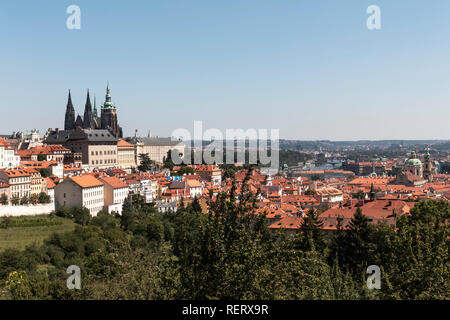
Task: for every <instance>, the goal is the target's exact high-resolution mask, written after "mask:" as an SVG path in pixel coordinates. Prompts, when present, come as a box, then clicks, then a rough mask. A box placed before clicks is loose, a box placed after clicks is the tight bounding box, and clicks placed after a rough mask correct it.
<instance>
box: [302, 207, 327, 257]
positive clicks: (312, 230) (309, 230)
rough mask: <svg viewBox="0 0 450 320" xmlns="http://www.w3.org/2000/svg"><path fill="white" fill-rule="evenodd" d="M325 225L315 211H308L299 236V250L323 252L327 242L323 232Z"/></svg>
mask: <svg viewBox="0 0 450 320" xmlns="http://www.w3.org/2000/svg"><path fill="white" fill-rule="evenodd" d="M322 227H323V223H322V221H320V219H319V215H318V214H317V212H316V211H315V210H314V209H310V210H308V211H307V213H306V215H305V217H304V218H303V223H302V225H301V227H300V232H299V235H298V244H299V249H300V250H302V251H316V250H317V251H318V252H323V251H324V249H325V247H326V241H325V238H324V236H323V232H322Z"/></svg>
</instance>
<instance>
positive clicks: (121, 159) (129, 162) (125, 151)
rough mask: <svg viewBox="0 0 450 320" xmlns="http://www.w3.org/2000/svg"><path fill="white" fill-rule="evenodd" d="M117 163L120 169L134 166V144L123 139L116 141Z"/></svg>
mask: <svg viewBox="0 0 450 320" xmlns="http://www.w3.org/2000/svg"><path fill="white" fill-rule="evenodd" d="M117 165H118V166H119V168H121V169H131V168H134V167H136V146H134V145H132V144H131V143H129V142H127V141H125V140H119V142H117Z"/></svg>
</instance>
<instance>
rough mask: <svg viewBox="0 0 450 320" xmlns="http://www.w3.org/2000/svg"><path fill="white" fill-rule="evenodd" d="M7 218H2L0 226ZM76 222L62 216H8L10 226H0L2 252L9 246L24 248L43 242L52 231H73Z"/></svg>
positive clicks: (0, 248)
mask: <svg viewBox="0 0 450 320" xmlns="http://www.w3.org/2000/svg"><path fill="white" fill-rule="evenodd" d="M4 219H5V218H0V226H1V225H2V222H4ZM74 228H75V223H74V222H73V221H72V220H69V219H64V218H60V217H50V216H34V217H14V218H8V228H7V229H4V228H1V227H0V252H1V251H3V250H4V249H7V248H16V249H24V248H25V247H26V246H28V245H30V244H33V243H38V244H40V243H42V242H43V240H44V239H46V238H48V237H49V236H50V235H51V234H52V233H62V232H67V231H72V230H73V229H74Z"/></svg>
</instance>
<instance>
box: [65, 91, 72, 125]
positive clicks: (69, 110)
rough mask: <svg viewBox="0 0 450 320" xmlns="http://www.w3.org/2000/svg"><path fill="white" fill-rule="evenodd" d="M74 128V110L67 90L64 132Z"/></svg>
mask: <svg viewBox="0 0 450 320" xmlns="http://www.w3.org/2000/svg"><path fill="white" fill-rule="evenodd" d="M74 128H75V109H74V108H73V104H72V97H71V95H70V90H69V98H68V100H67V106H66V117H65V119H64V130H72V129H74Z"/></svg>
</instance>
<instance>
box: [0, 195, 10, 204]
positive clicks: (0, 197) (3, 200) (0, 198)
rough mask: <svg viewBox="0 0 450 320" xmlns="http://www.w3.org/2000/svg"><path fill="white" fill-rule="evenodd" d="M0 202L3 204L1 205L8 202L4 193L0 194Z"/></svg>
mask: <svg viewBox="0 0 450 320" xmlns="http://www.w3.org/2000/svg"><path fill="white" fill-rule="evenodd" d="M0 203H1V204H3V205H7V204H8V196H7V195H6V194H5V193H3V194H2V195H1V196H0Z"/></svg>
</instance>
